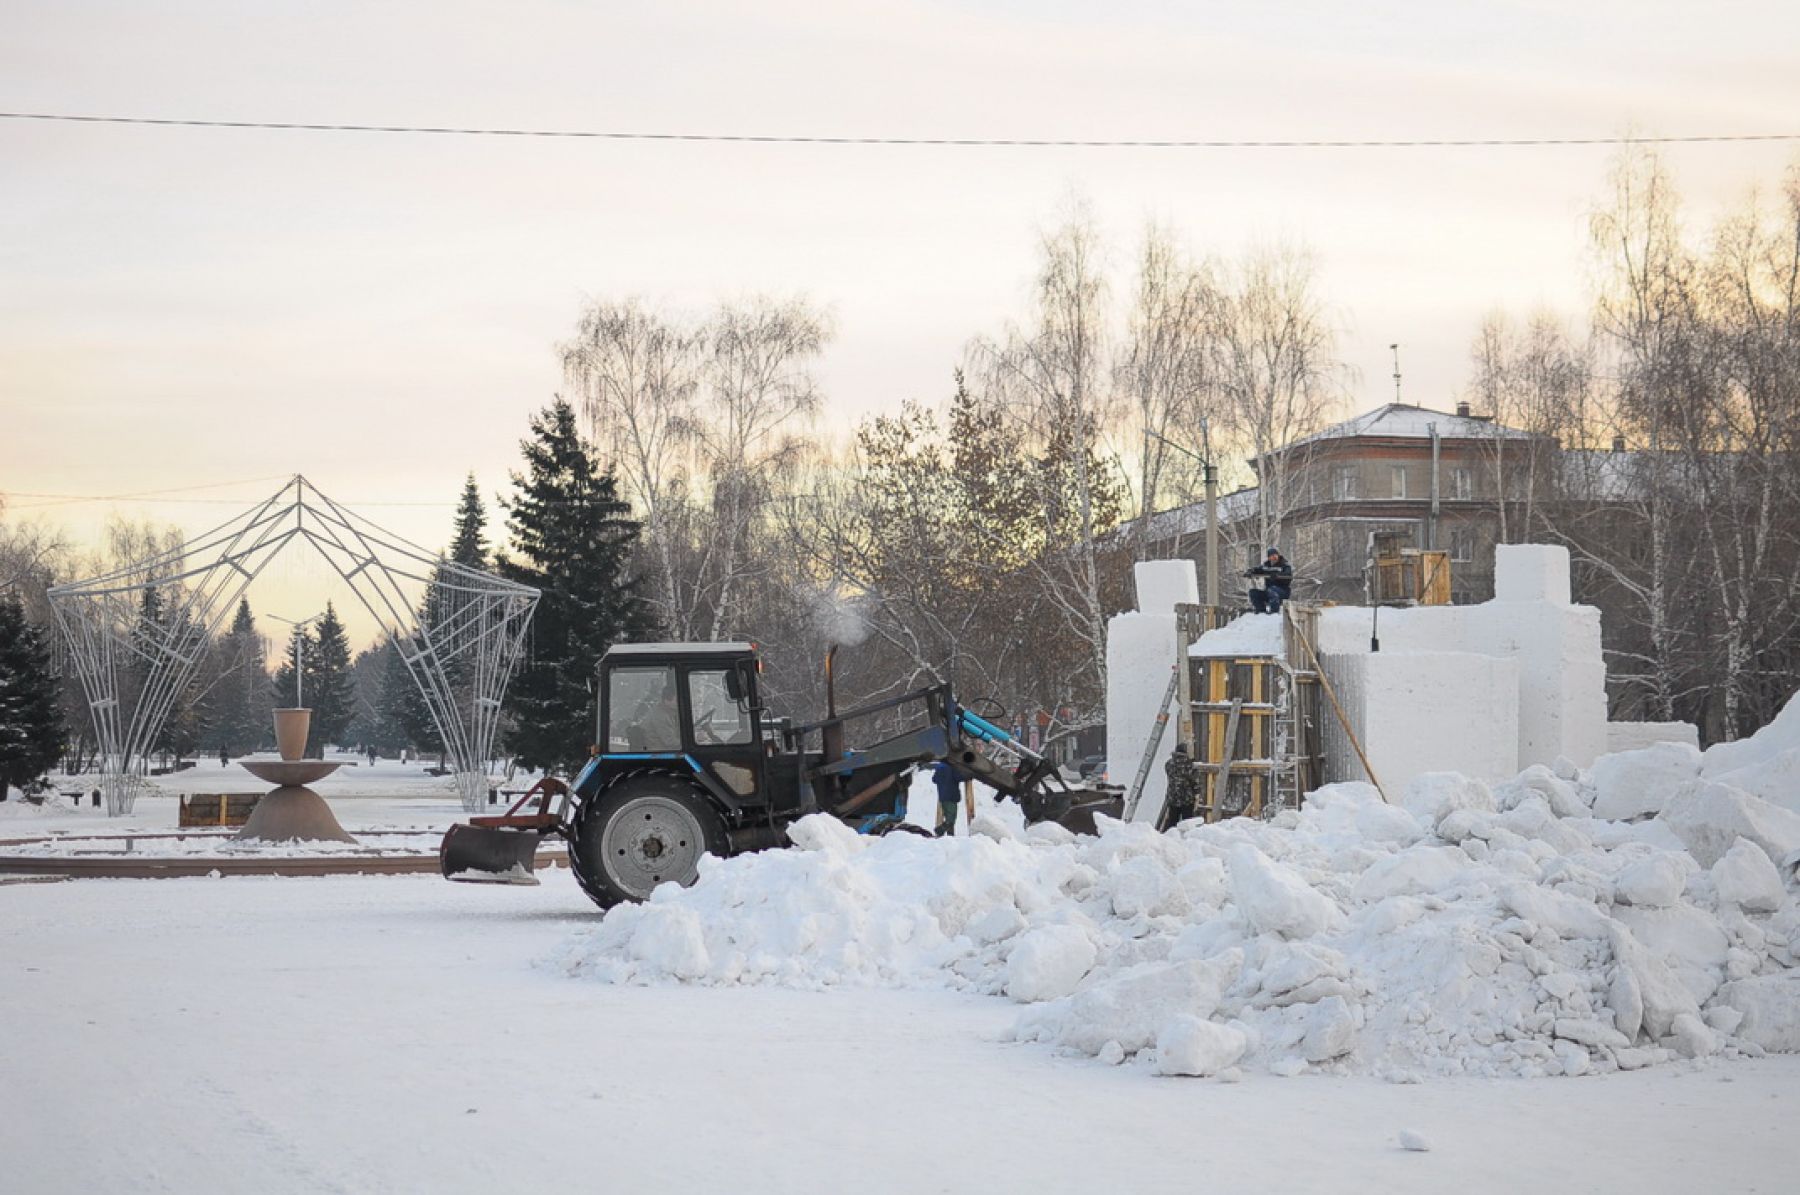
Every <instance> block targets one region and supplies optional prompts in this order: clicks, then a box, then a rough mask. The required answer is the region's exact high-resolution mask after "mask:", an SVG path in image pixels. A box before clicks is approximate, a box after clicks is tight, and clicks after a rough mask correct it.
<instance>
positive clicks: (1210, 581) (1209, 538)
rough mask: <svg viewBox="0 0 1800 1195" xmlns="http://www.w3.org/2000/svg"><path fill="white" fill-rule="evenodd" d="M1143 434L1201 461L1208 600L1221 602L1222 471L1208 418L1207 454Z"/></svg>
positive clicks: (1204, 430)
mask: <svg viewBox="0 0 1800 1195" xmlns="http://www.w3.org/2000/svg"><path fill="white" fill-rule="evenodd" d="M1144 435H1146V436H1148V437H1150V438H1152V439H1155V440H1159V441H1161V442H1162V443H1164V444H1166V445H1168V446H1169V447H1170V448H1173V449H1174V450H1175V451H1176V452H1179V453H1181V454H1182V455H1183V456H1190V457H1193V458H1194V459H1195V460H1197V461H1199V462H1200V470H1201V476H1202V477H1203V478H1205V480H1206V604H1207V605H1209V606H1217V605H1218V604H1219V471H1218V469H1216V468H1215V467H1214V466H1213V463H1212V433H1211V429H1210V428H1209V427H1208V426H1207V421H1206V420H1204V419H1202V420H1201V421H1200V448H1201V451H1202V452H1204V453H1205V454H1206V455H1204V456H1202V455H1200V453H1197V452H1195V451H1193V450H1192V449H1190V448H1184V447H1182V446H1181V445H1180V444H1177V443H1175V441H1173V440H1171V439H1169V438H1168V437H1166V436H1160V435H1158V434H1157V433H1155V432H1153V431H1151V430H1150V429H1149V428H1145V429H1144Z"/></svg>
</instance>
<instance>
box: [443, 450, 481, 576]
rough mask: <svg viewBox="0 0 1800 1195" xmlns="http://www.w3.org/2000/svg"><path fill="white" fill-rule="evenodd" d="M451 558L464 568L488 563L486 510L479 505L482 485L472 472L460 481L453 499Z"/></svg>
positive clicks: (476, 567) (479, 568)
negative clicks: (460, 485) (460, 490)
mask: <svg viewBox="0 0 1800 1195" xmlns="http://www.w3.org/2000/svg"><path fill="white" fill-rule="evenodd" d="M450 559H451V560H454V561H455V562H456V563H457V564H460V565H462V566H463V567H464V568H472V569H476V570H485V569H486V568H487V566H488V545H487V512H486V511H485V510H483V509H482V507H481V488H480V487H479V486H477V485H476V484H475V475H474V474H473V473H471V474H469V476H468V477H467V478H466V479H465V480H464V481H463V489H462V496H461V497H460V498H458V499H457V502H456V534H455V535H454V536H452V537H451V540H450Z"/></svg>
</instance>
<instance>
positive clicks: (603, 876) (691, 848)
mask: <svg viewBox="0 0 1800 1195" xmlns="http://www.w3.org/2000/svg"><path fill="white" fill-rule="evenodd" d="M728 849H729V848H728V846H727V842H726V837H725V828H724V826H723V825H721V824H720V822H719V818H718V816H717V815H716V814H715V813H714V812H713V811H712V807H711V806H710V805H708V804H707V802H706V798H705V796H704V795H702V794H701V793H700V792H699V790H697V789H696V788H695V787H694V785H693V784H692V783H690V782H689V781H688V780H686V779H684V778H682V777H680V776H671V775H667V774H659V773H651V774H648V775H638V776H628V777H626V778H625V779H623V780H620V781H619V782H618V783H616V784H614V785H612V786H610V787H608V788H605V789H602V790H601V791H600V792H598V793H596V794H595V795H594V797H593V798H592V799H590V800H587V801H583V802H582V804H581V808H580V810H579V811H578V812H577V813H576V815H575V824H574V825H573V826H572V827H571V833H570V834H569V862H570V864H571V865H572V866H573V868H574V871H575V878H576V880H578V881H579V882H580V884H581V889H582V891H584V892H586V893H587V894H588V896H589V897H591V898H592V899H593V901H594V903H595V904H597V905H599V906H600V907H601V908H603V909H609V908H611V907H612V906H613V905H616V904H618V903H620V902H621V901H628V900H643V899H645V898H646V897H648V896H649V895H650V893H651V892H653V891H654V890H655V889H656V886H657V885H658V884H666V883H676V884H681V885H683V886H684V887H685V886H686V885H688V884H692V883H693V882H694V880H695V879H696V878H698V876H699V874H700V872H699V866H700V856H701V855H704V854H707V853H709V852H710V853H711V854H714V855H724V854H725V853H726V852H727V850H728Z"/></svg>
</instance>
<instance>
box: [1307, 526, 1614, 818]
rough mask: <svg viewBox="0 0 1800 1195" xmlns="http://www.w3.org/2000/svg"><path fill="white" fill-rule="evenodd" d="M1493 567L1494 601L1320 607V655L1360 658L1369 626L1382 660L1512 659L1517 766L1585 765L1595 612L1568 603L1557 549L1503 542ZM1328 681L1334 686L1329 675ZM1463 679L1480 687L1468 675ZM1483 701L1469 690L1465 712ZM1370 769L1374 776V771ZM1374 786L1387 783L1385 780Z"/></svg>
mask: <svg viewBox="0 0 1800 1195" xmlns="http://www.w3.org/2000/svg"><path fill="white" fill-rule="evenodd" d="M1495 569H1496V573H1495V579H1494V590H1495V592H1496V593H1497V594H1500V595H1502V596H1500V597H1496V598H1495V599H1494V600H1493V601H1491V602H1484V603H1482V604H1481V605H1479V606H1419V607H1413V608H1410V609H1383V610H1381V611H1379V614H1377V612H1376V611H1373V610H1370V609H1368V608H1367V607H1361V606H1335V607H1327V608H1326V609H1324V610H1321V611H1320V612H1319V644H1318V646H1319V650H1320V651H1321V652H1322V653H1324V654H1326V655H1332V656H1342V657H1351V656H1360V655H1366V654H1368V651H1369V637H1370V633H1371V628H1372V627H1378V629H1379V636H1380V640H1381V652H1380V654H1381V655H1383V656H1388V655H1417V654H1431V653H1462V654H1473V655H1478V656H1489V657H1496V658H1499V659H1505V660H1511V661H1513V662H1514V664H1515V667H1516V669H1517V678H1518V679H1517V693H1516V697H1515V700H1514V710H1515V714H1514V718H1513V723H1514V725H1515V726H1516V734H1517V758H1516V761H1515V763H1516V767H1517V768H1524V767H1529V766H1530V765H1532V764H1539V763H1541V764H1554V763H1555V762H1556V761H1557V760H1558V759H1559V758H1566V759H1568V760H1569V761H1571V762H1572V763H1574V764H1576V765H1578V766H1580V767H1587V766H1588V765H1589V764H1591V763H1593V762H1594V760H1595V759H1597V758H1598V757H1599V756H1601V755H1604V754H1605V753H1606V750H1607V742H1606V735H1607V731H1606V663H1605V660H1604V658H1603V657H1602V656H1601V653H1600V612H1599V611H1598V610H1596V609H1594V608H1593V607H1592V606H1573V605H1570V604H1569V554H1568V549H1566V548H1562V547H1557V546H1553V545H1544V544H1502V545H1500V546H1499V547H1498V548H1496V549H1495ZM1377 619H1378V621H1377ZM1329 675H1330V679H1331V680H1332V682H1333V683H1334V684H1336V683H1339V680H1338V675H1337V672H1336V671H1335V670H1334V671H1332V672H1331V673H1330V674H1329ZM1469 683H1470V685H1471V686H1474V685H1476V684H1480V683H1485V682H1483V681H1481V680H1479V679H1478V678H1476V677H1475V676H1474V675H1471V679H1470V682H1469ZM1446 700H1448V701H1449V702H1450V705H1449V706H1448V707H1447V709H1450V710H1453V709H1455V708H1456V706H1457V705H1458V704H1464V703H1465V702H1464V699H1459V698H1457V696H1456V695H1455V694H1454V693H1452V694H1449V695H1447V696H1446ZM1485 704H1486V698H1485V696H1484V695H1481V694H1474V693H1471V694H1469V695H1468V697H1467V698H1466V707H1467V713H1466V715H1465V716H1467V717H1468V718H1470V719H1474V718H1477V717H1482V716H1485V715H1484V714H1482V712H1481V711H1482V710H1483V709H1484V708H1485ZM1359 733H1360V732H1359ZM1486 759H1487V757H1486V756H1483V757H1482V760H1483V761H1485V760H1486ZM1477 762H1481V761H1477ZM1376 770H1377V773H1378V774H1379V772H1380V767H1379V765H1377V767H1376ZM1455 770H1457V771H1463V772H1468V773H1471V774H1478V773H1479V772H1480V770H1481V769H1480V767H1478V766H1476V763H1471V764H1468V765H1464V764H1458V765H1456V769H1455ZM1515 770H1516V769H1515ZM1381 781H1382V784H1383V785H1387V784H1388V779H1387V777H1386V776H1382V777H1381Z"/></svg>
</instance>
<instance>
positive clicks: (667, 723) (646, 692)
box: [606, 668, 681, 751]
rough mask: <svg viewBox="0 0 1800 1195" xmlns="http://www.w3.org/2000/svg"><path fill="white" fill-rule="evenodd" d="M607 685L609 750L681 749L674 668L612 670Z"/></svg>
mask: <svg viewBox="0 0 1800 1195" xmlns="http://www.w3.org/2000/svg"><path fill="white" fill-rule="evenodd" d="M606 683H607V689H606V722H607V726H606V749H607V750H608V751H679V750H681V711H680V709H679V708H677V706H676V703H675V669H673V668H614V669H613V670H612V672H611V674H610V676H609V677H608V679H607V682H606Z"/></svg>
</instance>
